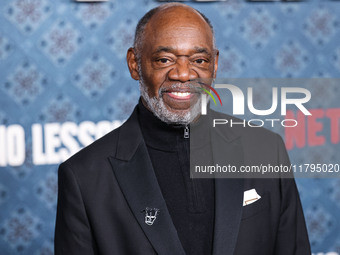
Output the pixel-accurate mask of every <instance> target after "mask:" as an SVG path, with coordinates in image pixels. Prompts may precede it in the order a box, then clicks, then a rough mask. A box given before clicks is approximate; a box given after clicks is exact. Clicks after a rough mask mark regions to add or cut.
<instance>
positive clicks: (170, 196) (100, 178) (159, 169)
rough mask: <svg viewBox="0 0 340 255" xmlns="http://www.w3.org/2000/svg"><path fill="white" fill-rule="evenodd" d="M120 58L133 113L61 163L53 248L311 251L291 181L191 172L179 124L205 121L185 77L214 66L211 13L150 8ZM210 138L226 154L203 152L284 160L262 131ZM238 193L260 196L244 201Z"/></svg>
mask: <svg viewBox="0 0 340 255" xmlns="http://www.w3.org/2000/svg"><path fill="white" fill-rule="evenodd" d="M127 63H128V67H129V70H130V73H131V77H132V78H133V79H135V80H138V81H139V83H140V90H141V100H140V102H139V104H138V105H137V107H136V109H135V111H134V112H133V113H132V115H131V117H130V118H129V119H128V120H127V121H126V123H125V124H123V126H121V127H120V128H118V129H116V130H114V131H112V132H111V133H109V134H108V135H106V136H104V137H103V138H101V139H99V140H98V141H96V142H95V143H93V144H92V145H90V146H88V147H87V148H85V149H83V150H82V151H81V152H79V153H77V154H76V155H74V156H73V157H71V158H70V159H69V160H67V161H66V162H64V163H63V164H62V165H61V166H60V168H59V193H58V210H57V220H56V230H55V253H56V255H59V254H67V255H68V254H70V255H74V254H82V255H86V254H195V255H197V254H218V255H219V254H244V255H252V254H254V255H255V254H256V255H259V254H261V255H265V254H282V255H283V254H284V255H288V254H296V255H304V254H310V248H309V243H308V237H307V233H306V227H305V222H304V217H303V213H302V209H301V204H300V200H299V196H298V193H297V189H296V185H295V182H294V180H293V179H267V180H264V179H216V180H214V179H191V178H190V174H189V165H190V164H189V137H190V130H189V126H188V125H189V124H190V123H191V124H193V125H195V124H196V123H200V119H202V118H203V117H202V116H200V111H199V110H200V94H199V93H197V85H194V84H195V83H193V82H191V81H192V80H196V79H211V78H215V75H216V72H217V67H218V51H217V50H216V49H215V45H214V34H213V29H212V26H211V24H210V22H209V20H208V19H207V18H206V17H205V16H204V15H203V14H201V13H199V12H198V11H196V10H195V9H193V8H191V7H189V6H187V5H183V4H165V5H161V6H160V7H157V8H155V9H153V10H151V11H149V12H148V13H147V14H146V15H145V16H144V17H143V18H142V19H141V20H140V22H139V23H138V25H137V28H136V35H135V44H134V47H133V48H130V49H129V50H128V53H127ZM212 114H215V115H216V114H217V113H212ZM203 126H204V125H203ZM203 128H206V127H203ZM218 140H221V141H222V140H223V141H225V142H222V143H223V145H222V147H223V148H225V150H223V151H221V150H220V151H214V149H213V148H212V150H211V151H210V149H209V150H206V147H205V148H204V149H205V151H206V153H204V154H206V155H210V154H212V157H210V156H208V157H207V158H208V159H212V158H213V157H215V155H217V154H222V158H224V159H225V160H226V161H227V162H233V164H238V165H239V164H243V163H244V164H253V163H254V164H255V163H258V162H260V161H265V162H266V163H268V164H269V163H270V164H273V165H274V164H288V162H289V160H288V157H287V153H286V151H285V149H284V145H283V143H282V140H281V139H280V138H279V137H278V135H276V134H273V133H271V132H269V131H266V130H264V129H261V128H258V129H249V128H248V129H242V128H236V129H233V130H231V129H230V130H227V131H224V132H222V134H221V137H220V139H218ZM224 155H225V156H224ZM247 190H256V192H257V193H258V194H259V195H260V196H261V198H260V199H258V201H256V202H254V203H252V204H249V205H246V206H243V200H244V191H247Z"/></svg>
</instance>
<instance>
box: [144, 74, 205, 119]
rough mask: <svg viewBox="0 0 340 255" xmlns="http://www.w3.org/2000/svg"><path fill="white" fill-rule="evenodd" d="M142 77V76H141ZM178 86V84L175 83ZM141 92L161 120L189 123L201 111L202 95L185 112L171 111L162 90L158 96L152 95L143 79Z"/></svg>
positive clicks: (149, 106)
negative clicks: (166, 104)
mask: <svg viewBox="0 0 340 255" xmlns="http://www.w3.org/2000/svg"><path fill="white" fill-rule="evenodd" d="M140 77H142V76H140ZM175 86H176V85H175ZM139 89H140V94H141V96H142V98H143V99H144V101H145V102H146V104H147V107H148V108H149V110H150V111H152V112H153V114H154V115H155V116H156V117H157V118H159V119H160V120H161V121H163V122H165V123H168V124H181V125H188V124H190V123H191V122H192V121H194V120H195V119H196V118H197V117H198V116H199V115H200V113H201V97H198V100H197V101H196V102H195V104H194V105H191V106H190V109H189V110H187V111H186V112H183V113H176V112H171V111H170V110H169V109H168V108H167V107H166V106H165V103H164V100H163V97H162V95H161V91H159V95H158V98H156V97H150V96H149V93H148V89H147V87H146V85H145V84H144V82H143V80H142V79H141V80H140V81H139Z"/></svg>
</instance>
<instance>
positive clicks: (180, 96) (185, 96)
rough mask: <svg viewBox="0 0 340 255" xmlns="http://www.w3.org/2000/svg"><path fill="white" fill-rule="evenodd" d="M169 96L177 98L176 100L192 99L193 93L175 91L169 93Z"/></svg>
mask: <svg viewBox="0 0 340 255" xmlns="http://www.w3.org/2000/svg"><path fill="white" fill-rule="evenodd" d="M168 95H169V96H170V97H172V98H175V99H183V100H185V99H190V97H191V92H176V91H173V92H168Z"/></svg>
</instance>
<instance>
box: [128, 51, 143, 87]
mask: <svg viewBox="0 0 340 255" xmlns="http://www.w3.org/2000/svg"><path fill="white" fill-rule="evenodd" d="M126 62H127V65H128V67H129V71H130V75H131V77H132V79H135V80H136V81H137V80H140V77H139V73H138V62H137V55H136V52H135V49H134V48H129V49H128V51H127V53H126Z"/></svg>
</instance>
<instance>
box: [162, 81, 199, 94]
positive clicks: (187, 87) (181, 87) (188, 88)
mask: <svg viewBox="0 0 340 255" xmlns="http://www.w3.org/2000/svg"><path fill="white" fill-rule="evenodd" d="M202 87H204V84H203V83H199V82H195V83H193V82H190V83H184V84H183V83H173V84H171V85H170V86H166V87H161V88H160V89H159V94H162V93H166V92H169V91H171V90H178V91H183V92H190V93H202V90H201V89H200V88H202Z"/></svg>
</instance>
